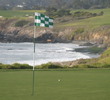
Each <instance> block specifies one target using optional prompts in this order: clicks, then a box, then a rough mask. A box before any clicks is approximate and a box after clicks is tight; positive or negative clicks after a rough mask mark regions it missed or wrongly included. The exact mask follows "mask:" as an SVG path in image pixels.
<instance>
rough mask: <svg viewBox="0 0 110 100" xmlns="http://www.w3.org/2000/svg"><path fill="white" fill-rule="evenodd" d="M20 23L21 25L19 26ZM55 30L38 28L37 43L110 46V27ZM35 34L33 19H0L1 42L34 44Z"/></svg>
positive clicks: (59, 28)
mask: <svg viewBox="0 0 110 100" xmlns="http://www.w3.org/2000/svg"><path fill="white" fill-rule="evenodd" d="M19 23H20V24H19ZM58 25H59V23H56V26H54V28H53V29H49V28H40V27H39V28H37V29H36V32H35V33H36V39H35V40H36V42H37V43H47V42H53V43H55V42H67V43H68V42H72V41H74V40H75V41H76V40H78V41H87V42H93V43H96V44H98V45H104V46H110V25H103V26H100V27H98V28H95V29H90V30H87V27H85V26H63V27H61V26H58ZM33 34H34V25H33V19H31V18H27V19H16V18H10V19H7V18H5V19H0V42H32V41H33Z"/></svg>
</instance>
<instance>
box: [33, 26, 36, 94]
mask: <svg viewBox="0 0 110 100" xmlns="http://www.w3.org/2000/svg"><path fill="white" fill-rule="evenodd" d="M35 33H36V26H35V25H34V40H33V42H34V51H33V86H32V95H34V79H35V73H34V70H35V69H34V68H35V52H36V50H35V38H36V36H35Z"/></svg>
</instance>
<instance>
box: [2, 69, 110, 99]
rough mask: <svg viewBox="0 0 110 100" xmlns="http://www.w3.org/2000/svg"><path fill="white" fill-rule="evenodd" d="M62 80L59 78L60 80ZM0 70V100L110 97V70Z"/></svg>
mask: <svg viewBox="0 0 110 100" xmlns="http://www.w3.org/2000/svg"><path fill="white" fill-rule="evenodd" d="M59 80H60V81H59ZM31 94H32V71H25V70H24V71H0V100H110V69H73V70H71V71H55V70H53V71H52V70H50V71H49V70H48V71H35V94H34V96H32V95H31Z"/></svg>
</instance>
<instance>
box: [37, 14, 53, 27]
mask: <svg viewBox="0 0 110 100" xmlns="http://www.w3.org/2000/svg"><path fill="white" fill-rule="evenodd" d="M35 26H40V27H49V28H53V19H52V18H50V17H48V16H45V15H44V14H40V13H37V12H35Z"/></svg>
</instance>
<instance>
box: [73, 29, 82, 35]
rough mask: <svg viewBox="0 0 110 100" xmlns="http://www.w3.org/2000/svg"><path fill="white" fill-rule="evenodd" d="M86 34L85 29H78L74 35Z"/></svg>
mask: <svg viewBox="0 0 110 100" xmlns="http://www.w3.org/2000/svg"><path fill="white" fill-rule="evenodd" d="M83 32H84V28H78V29H77V30H76V31H75V32H74V33H75V34H80V33H83Z"/></svg>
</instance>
